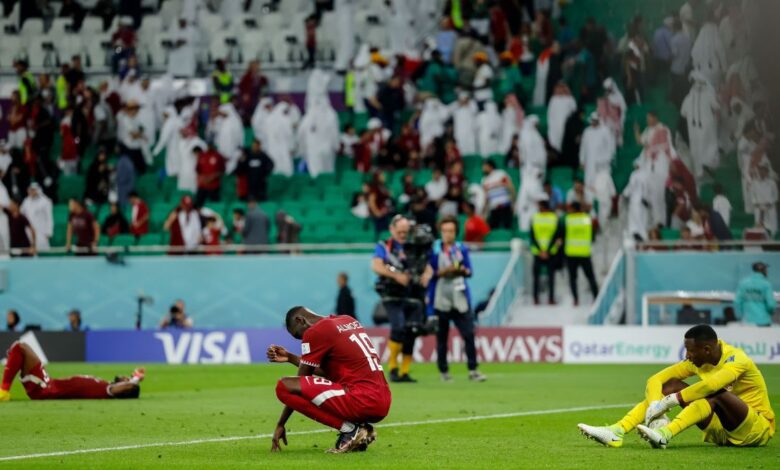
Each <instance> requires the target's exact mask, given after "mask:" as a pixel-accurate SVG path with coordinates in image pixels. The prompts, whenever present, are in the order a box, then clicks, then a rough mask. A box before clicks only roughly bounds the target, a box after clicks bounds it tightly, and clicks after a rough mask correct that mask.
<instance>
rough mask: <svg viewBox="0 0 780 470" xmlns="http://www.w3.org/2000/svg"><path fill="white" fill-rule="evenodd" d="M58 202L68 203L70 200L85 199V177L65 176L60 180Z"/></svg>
mask: <svg viewBox="0 0 780 470" xmlns="http://www.w3.org/2000/svg"><path fill="white" fill-rule="evenodd" d="M58 185H59V186H58V188H57V200H58V202H60V203H67V202H68V200H69V199H79V200H80V199H82V198H83V197H84V177H83V176H81V175H67V176H65V175H63V176H60V179H59V180H58Z"/></svg>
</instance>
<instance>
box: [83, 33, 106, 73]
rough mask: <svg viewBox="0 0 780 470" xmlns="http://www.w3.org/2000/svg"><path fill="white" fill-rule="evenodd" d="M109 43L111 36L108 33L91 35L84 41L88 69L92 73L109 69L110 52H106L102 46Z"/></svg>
mask: <svg viewBox="0 0 780 470" xmlns="http://www.w3.org/2000/svg"><path fill="white" fill-rule="evenodd" d="M106 42H111V35H109V34H108V33H100V34H92V35H91V36H89V40H88V41H86V50H87V55H88V56H89V61H88V68H89V70H92V71H105V70H107V69H110V67H111V62H110V61H111V56H110V51H109V50H106V48H105V47H104V44H105V43H106Z"/></svg>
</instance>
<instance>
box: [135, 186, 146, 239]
mask: <svg viewBox="0 0 780 470" xmlns="http://www.w3.org/2000/svg"><path fill="white" fill-rule="evenodd" d="M130 205H131V207H132V213H131V217H130V233H132V234H133V235H135V238H136V240H138V239H139V238H140V237H141V235H146V234H147V233H149V206H147V205H146V203H145V202H144V201H143V200H142V199H141V197H140V196H139V195H138V193H137V192H136V191H131V192H130Z"/></svg>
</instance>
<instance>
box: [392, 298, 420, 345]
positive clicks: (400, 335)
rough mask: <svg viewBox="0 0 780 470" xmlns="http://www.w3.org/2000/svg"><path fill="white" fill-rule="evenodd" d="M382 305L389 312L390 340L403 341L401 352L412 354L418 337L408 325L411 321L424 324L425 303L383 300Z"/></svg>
mask: <svg viewBox="0 0 780 470" xmlns="http://www.w3.org/2000/svg"><path fill="white" fill-rule="evenodd" d="M382 305H383V306H384V307H385V311H386V312H387V319H388V321H389V322H390V341H395V342H396V343H401V344H402V345H403V347H402V349H401V352H402V353H404V354H412V353H413V352H414V340H415V339H416V337H415V336H414V334H413V333H412V332H411V331H409V328H408V325H409V324H411V323H417V324H418V325H419V324H422V322H423V305H422V303H420V302H414V301H405V300H388V301H383V302H382Z"/></svg>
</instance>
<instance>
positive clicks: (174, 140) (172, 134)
mask: <svg viewBox="0 0 780 470" xmlns="http://www.w3.org/2000/svg"><path fill="white" fill-rule="evenodd" d="M163 116H164V119H165V121H163V125H162V129H161V130H160V137H159V138H158V139H157V145H155V147H154V149H153V150H152V154H153V155H158V154H159V153H160V152H162V151H163V149H165V173H166V174H167V175H168V176H176V175H178V174H179V167H180V165H181V154H180V150H181V144H180V142H181V130H182V128H183V127H184V121H182V119H181V117H179V113H178V112H177V111H176V107H174V106H168V107H167V108H165V111H164V112H163Z"/></svg>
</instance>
